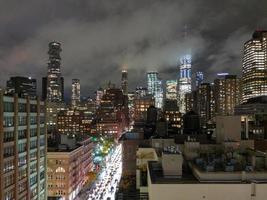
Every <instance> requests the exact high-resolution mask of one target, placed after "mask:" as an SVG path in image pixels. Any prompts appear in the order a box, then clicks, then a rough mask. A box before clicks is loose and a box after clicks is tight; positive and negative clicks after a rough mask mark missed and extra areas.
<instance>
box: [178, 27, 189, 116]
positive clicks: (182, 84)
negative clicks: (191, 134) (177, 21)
mask: <svg viewBox="0 0 267 200" xmlns="http://www.w3.org/2000/svg"><path fill="white" fill-rule="evenodd" d="M187 34H188V32H187V25H185V26H184V40H185V43H186V42H187V41H186V40H187ZM191 63H192V57H191V53H190V48H189V47H187V45H185V54H184V55H183V56H182V57H181V58H180V66H179V71H180V73H179V75H178V77H179V78H178V80H179V81H178V105H179V109H180V112H181V113H185V94H186V93H190V92H191V90H192V78H191V76H192V72H191Z"/></svg>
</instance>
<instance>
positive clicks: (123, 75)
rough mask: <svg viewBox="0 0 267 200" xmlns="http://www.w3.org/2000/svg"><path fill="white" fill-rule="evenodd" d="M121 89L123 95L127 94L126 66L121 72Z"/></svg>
mask: <svg viewBox="0 0 267 200" xmlns="http://www.w3.org/2000/svg"><path fill="white" fill-rule="evenodd" d="M121 89H122V93H123V94H124V95H127V93H128V72H127V65H124V66H123V69H122V71H121Z"/></svg>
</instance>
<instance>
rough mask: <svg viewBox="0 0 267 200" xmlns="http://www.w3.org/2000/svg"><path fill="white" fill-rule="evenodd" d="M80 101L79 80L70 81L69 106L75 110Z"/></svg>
mask: <svg viewBox="0 0 267 200" xmlns="http://www.w3.org/2000/svg"><path fill="white" fill-rule="evenodd" d="M80 101H81V84H80V80H79V79H72V85H71V105H72V107H73V108H76V107H77V106H78V104H79V103H80Z"/></svg>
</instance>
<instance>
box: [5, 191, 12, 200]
mask: <svg viewBox="0 0 267 200" xmlns="http://www.w3.org/2000/svg"><path fill="white" fill-rule="evenodd" d="M4 199H5V200H13V199H14V191H13V190H10V191H8V192H6V193H5V197H4Z"/></svg>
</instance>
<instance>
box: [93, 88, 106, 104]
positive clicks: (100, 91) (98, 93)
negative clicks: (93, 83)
mask: <svg viewBox="0 0 267 200" xmlns="http://www.w3.org/2000/svg"><path fill="white" fill-rule="evenodd" d="M95 94H96V97H95V103H96V107H99V106H100V103H101V99H102V97H103V95H104V90H103V89H102V88H101V87H100V88H99V89H98V90H97V91H96V93H95Z"/></svg>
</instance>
